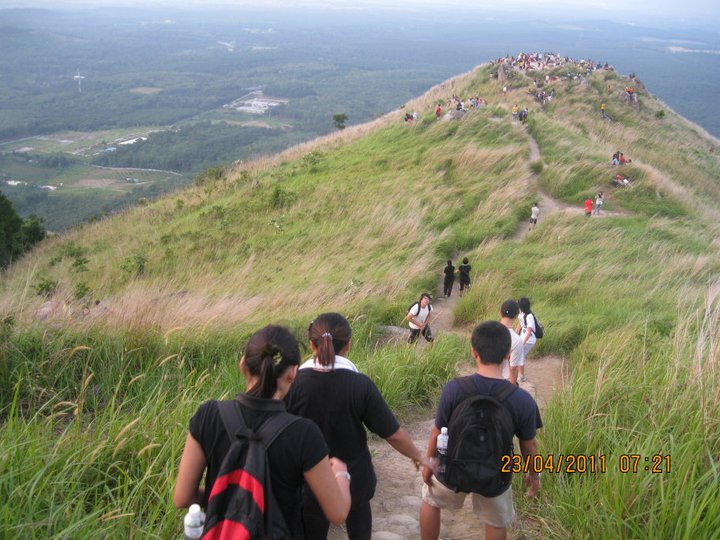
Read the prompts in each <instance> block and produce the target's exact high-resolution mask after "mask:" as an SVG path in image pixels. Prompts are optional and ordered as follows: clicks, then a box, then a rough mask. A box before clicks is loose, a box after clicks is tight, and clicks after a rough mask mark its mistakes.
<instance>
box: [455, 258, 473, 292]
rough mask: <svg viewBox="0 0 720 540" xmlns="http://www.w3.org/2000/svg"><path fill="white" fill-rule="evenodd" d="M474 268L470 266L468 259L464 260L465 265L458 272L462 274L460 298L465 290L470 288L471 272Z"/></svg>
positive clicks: (459, 267)
mask: <svg viewBox="0 0 720 540" xmlns="http://www.w3.org/2000/svg"><path fill="white" fill-rule="evenodd" d="M471 269H472V267H471V266H470V265H469V264H468V258H467V257H465V258H464V259H463V263H462V264H461V265H460V266H458V272H459V273H460V296H462V293H463V291H464V290H465V289H469V288H470V270H471Z"/></svg>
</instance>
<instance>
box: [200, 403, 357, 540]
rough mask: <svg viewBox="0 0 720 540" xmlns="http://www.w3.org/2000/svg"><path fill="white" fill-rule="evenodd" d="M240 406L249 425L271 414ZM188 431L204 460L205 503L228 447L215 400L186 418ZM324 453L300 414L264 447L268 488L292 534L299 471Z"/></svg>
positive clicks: (300, 480)
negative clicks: (266, 448)
mask: <svg viewBox="0 0 720 540" xmlns="http://www.w3.org/2000/svg"><path fill="white" fill-rule="evenodd" d="M244 399H246V400H247V401H248V402H250V403H252V402H253V401H265V400H259V399H257V398H251V397H249V396H245V397H244ZM241 410H242V411H243V418H244V419H245V422H246V423H247V425H248V426H249V427H250V428H252V429H257V428H259V427H260V425H261V424H262V423H263V422H264V421H265V420H266V419H267V418H268V417H269V416H271V415H273V414H275V413H274V412H267V411H257V410H254V409H252V408H249V407H244V406H243V407H242V409H241ZM190 434H191V435H192V436H193V438H194V439H195V440H196V441H197V442H199V443H200V446H201V447H202V449H203V452H204V453H205V457H206V459H207V462H208V465H207V473H206V476H205V500H203V501H202V506H203V507H207V496H208V495H209V494H210V492H211V491H212V486H213V484H214V483H215V479H216V478H217V475H218V471H219V469H220V464H221V463H222V460H223V458H224V457H225V454H227V451H228V450H229V449H230V438H229V437H228V435H227V431H226V430H225V425H224V424H223V421H222V418H221V417H220V411H219V410H218V406H217V401H214V400H213V401H208V402H206V403H203V404H202V405H200V408H199V409H198V410H197V412H196V413H195V415H194V416H193V417H192V418H191V419H190ZM327 455H328V448H327V445H326V444H325V441H324V439H323V436H322V433H320V430H319V429H318V427H317V426H316V425H315V424H314V423H313V422H311V421H309V420H306V419H304V418H301V419H300V420H298V421H296V422H293V423H292V424H290V425H289V426H288V427H287V428H285V430H284V431H283V432H282V433H281V434H280V435H279V436H278V437H277V439H275V441H274V442H273V444H272V445H270V448H268V461H269V462H270V479H271V482H272V490H273V493H274V494H275V498H276V499H277V502H278V506H279V507H280V509H281V511H282V513H283V515H284V516H285V521H286V523H287V525H288V527H289V528H290V532H292V533H293V534H295V533H297V532H299V531H301V530H302V529H301V528H300V526H299V523H300V522H299V519H300V488H302V486H303V483H304V478H303V473H304V472H305V471H308V470H310V469H312V468H313V467H314V466H315V465H317V464H318V463H319V462H320V461H321V460H322V459H323V458H324V457H325V456H327ZM353 480H354V479H353Z"/></svg>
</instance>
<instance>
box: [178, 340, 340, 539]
mask: <svg viewBox="0 0 720 540" xmlns="http://www.w3.org/2000/svg"><path fill="white" fill-rule="evenodd" d="M299 363H300V348H299V346H298V343H297V341H296V340H295V338H294V337H293V335H292V334H291V333H290V332H289V331H288V330H286V329H285V328H283V327H280V326H266V327H265V328H263V329H261V330H259V331H258V332H256V333H255V334H253V335H252V337H251V338H250V340H249V341H248V344H247V346H246V347H245V352H244V354H243V356H242V358H241V359H240V370H241V371H242V372H243V374H244V376H245V380H246V381H247V391H246V392H245V393H241V394H239V395H238V397H237V398H236V399H235V400H231V401H207V402H205V403H203V404H202V405H200V408H199V409H198V410H197V412H196V413H195V415H194V416H193V417H192V418H191V419H190V432H189V433H188V435H187V438H186V440H185V448H184V449H183V453H182V458H181V459H180V468H179V472H178V477H177V482H176V484H175V493H174V496H173V501H174V503H175V506H177V507H178V508H183V507H188V506H190V505H191V504H194V503H197V504H200V505H201V506H203V507H206V508H207V520H206V522H205V530H204V534H205V536H204V538H231V537H233V538H235V537H237V538H240V537H246V538H265V537H267V538H279V537H282V538H302V525H301V524H300V507H301V506H300V501H299V499H298V493H299V490H300V489H301V487H302V486H303V483H305V484H306V485H307V486H308V487H309V489H310V491H312V492H313V493H314V494H315V496H316V497H317V500H318V503H319V505H320V508H322V512H323V513H324V515H325V516H326V517H327V519H329V520H330V521H332V522H333V523H336V524H340V523H342V522H343V521H345V518H346V517H347V515H348V510H349V509H350V475H349V474H348V472H347V466H346V465H345V463H343V462H342V461H340V460H339V459H338V458H336V457H332V458H328V447H327V445H326V444H325V439H324V438H323V435H322V433H321V432H320V429H319V428H318V427H317V426H316V425H315V424H314V423H313V422H312V421H311V420H307V419H304V418H298V417H297V416H293V415H291V414H288V413H287V412H285V405H284V403H283V402H282V399H283V397H285V395H286V394H287V393H288V391H289V389H290V386H291V384H292V382H293V381H294V379H295V376H296V375H297V372H298V365H299ZM268 441H269V442H268ZM266 443H267V447H266V446H265V445H266ZM266 471H269V478H268V477H266V475H265V472H266ZM204 473H205V487H204V488H201V487H199V486H200V481H201V479H202V477H203V474H204ZM240 473H242V475H241V474H240ZM241 481H251V482H253V483H255V484H257V485H258V489H259V492H260V493H263V492H264V499H260V500H258V499H257V498H256V497H253V494H251V492H250V491H248V490H246V489H242V488H241V487H240V485H241V484H240V482H241ZM243 487H244V486H243ZM243 533H244V534H245V536H243Z"/></svg>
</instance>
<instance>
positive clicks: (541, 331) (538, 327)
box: [525, 312, 545, 339]
mask: <svg viewBox="0 0 720 540" xmlns="http://www.w3.org/2000/svg"><path fill="white" fill-rule="evenodd" d="M531 313H532V312H531ZM532 316H533V319H535V332H534V334H535V337H536V338H537V339H542V337H543V336H544V335H545V328H543V325H542V324H540V321H539V320H538V318H537V315H535V313H532ZM525 326H527V315H525Z"/></svg>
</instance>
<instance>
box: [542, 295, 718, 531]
mask: <svg viewBox="0 0 720 540" xmlns="http://www.w3.org/2000/svg"><path fill="white" fill-rule="evenodd" d="M717 300H718V299H717V290H715V292H711V294H710V295H709V297H708V299H707V307H706V310H704V311H703V310H701V311H689V312H687V311H684V312H682V317H681V318H680V322H679V324H678V327H677V329H676V331H675V335H674V336H667V337H657V336H651V335H648V336H647V337H644V336H642V337H640V336H636V335H633V334H634V332H633V331H632V330H626V331H618V332H615V333H614V334H612V335H610V334H605V335H604V336H603V337H602V339H598V338H595V339H593V340H592V341H591V342H590V340H589V342H588V343H587V344H586V346H585V347H583V350H581V351H580V354H579V355H578V358H577V363H576V365H575V367H574V370H575V376H574V377H573V384H572V386H571V387H569V388H567V389H566V390H565V391H563V392H562V393H561V394H560V395H558V396H557V397H556V398H555V399H554V400H553V402H552V403H551V404H550V406H549V407H548V409H547V411H546V413H545V428H544V429H543V434H542V437H541V449H540V451H541V452H542V453H543V454H545V455H550V454H553V455H554V456H559V455H560V454H563V455H568V454H584V455H595V456H605V459H606V464H607V467H606V471H605V472H596V473H586V474H580V473H575V474H569V473H559V474H552V473H551V474H547V473H546V474H545V475H544V476H543V489H544V490H545V494H546V497H547V499H548V500H549V501H552V502H551V504H543V503H536V504H533V505H532V506H531V507H530V508H531V509H530V512H531V513H532V514H533V515H534V516H535V517H536V518H537V520H538V523H541V524H542V528H543V530H542V533H541V534H542V537H543V538H597V539H601V538H603V539H604V538H648V539H651V538H652V539H654V538H673V539H690V538H717V537H718V534H719V533H718V530H719V529H718V527H719V526H720V495H719V494H718V490H717V483H718V480H720V471H719V469H718V463H717V456H718V452H719V451H720V443H719V442H718V438H717V433H718V428H720V425H719V424H720V420H718V414H717V410H718V405H720V391H719V390H718V388H719V387H718V385H717V376H718V373H719V372H720V363H719V362H720V358H718V347H717V344H718V342H720V333H719V332H718V325H717V323H718V320H719V318H720V309H719V306H718V301H717ZM591 350H592V351H591ZM568 411H572V412H573V413H572V414H568ZM628 455H631V456H639V457H638V458H634V457H632V458H630V459H628V458H627V457H623V456H628ZM660 455H661V456H668V458H667V460H668V461H669V466H668V461H666V460H665V458H657V457H656V456H660ZM654 459H656V460H657V461H656V462H655V463H654V462H653V460H654ZM654 464H661V465H662V466H661V467H658V471H659V472H652V469H653V465H654ZM668 469H669V470H668Z"/></svg>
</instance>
